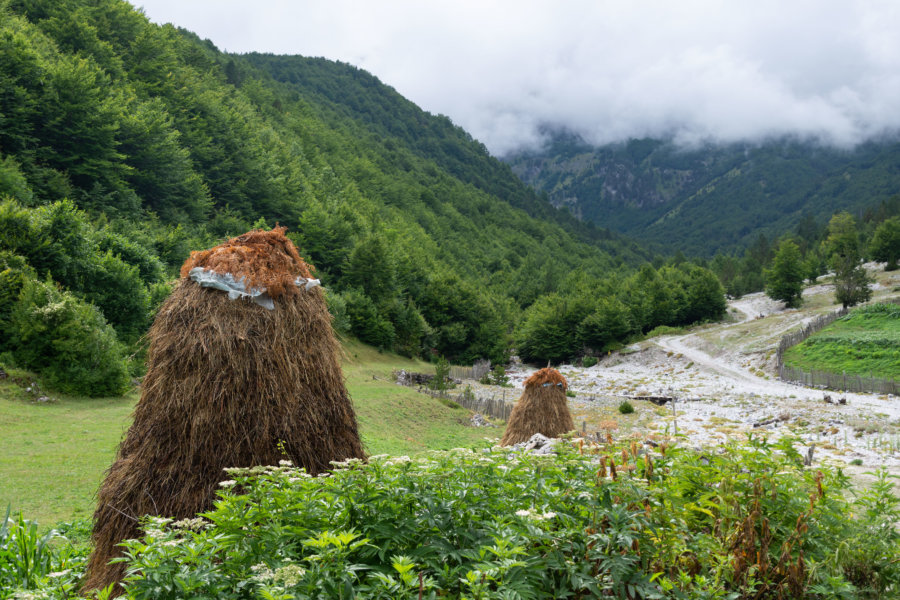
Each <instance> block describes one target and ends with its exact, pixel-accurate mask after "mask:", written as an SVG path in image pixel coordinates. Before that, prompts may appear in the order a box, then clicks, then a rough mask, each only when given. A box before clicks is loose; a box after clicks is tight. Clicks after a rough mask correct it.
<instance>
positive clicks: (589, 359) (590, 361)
mask: <svg viewBox="0 0 900 600" xmlns="http://www.w3.org/2000/svg"><path fill="white" fill-rule="evenodd" d="M599 360H600V359H598V358H597V357H596V356H583V357H582V358H581V366H582V367H584V368H585V369H587V368H590V367H593V366H594V365H596V364H597V363H598V362H599Z"/></svg>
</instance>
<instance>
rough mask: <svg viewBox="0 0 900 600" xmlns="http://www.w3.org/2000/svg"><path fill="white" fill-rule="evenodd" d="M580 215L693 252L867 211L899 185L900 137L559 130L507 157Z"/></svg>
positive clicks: (740, 244) (704, 252)
mask: <svg viewBox="0 0 900 600" xmlns="http://www.w3.org/2000/svg"><path fill="white" fill-rule="evenodd" d="M504 160H506V161H507V162H508V163H509V164H510V165H511V166H512V169H513V171H514V172H515V173H516V174H517V175H518V176H519V177H520V178H521V179H522V180H523V181H525V182H526V183H528V184H530V185H532V186H534V187H535V188H536V189H538V190H541V191H544V192H546V193H547V195H548V197H549V199H550V201H551V202H552V203H553V204H554V205H556V206H561V207H567V208H568V209H569V210H571V211H572V213H573V214H575V215H577V216H578V217H579V218H581V219H583V220H585V221H589V222H593V223H595V224H597V225H599V226H602V227H608V228H610V229H612V230H614V231H618V232H622V233H626V234H628V235H631V236H634V237H636V238H638V239H642V240H647V241H648V242H649V243H652V244H655V245H656V246H657V247H659V248H661V249H663V250H664V251H668V252H672V251H675V250H681V251H683V252H685V253H687V254H689V255H693V256H711V255H712V254H714V253H716V252H717V251H726V252H730V251H733V250H736V249H743V248H745V247H747V246H749V245H750V244H751V243H752V242H753V241H755V240H756V239H757V238H758V236H759V235H760V234H761V233H762V234H764V235H766V236H767V237H768V238H769V239H774V238H776V237H778V236H780V235H781V234H783V233H785V232H787V231H789V230H792V229H794V228H795V227H796V226H797V225H798V224H800V223H801V222H802V221H803V220H804V219H807V218H808V217H810V216H811V217H813V218H814V219H815V220H816V221H817V222H818V224H819V225H820V226H823V225H824V224H825V223H827V222H828V219H829V218H830V216H831V215H832V214H833V213H835V212H838V211H842V210H846V211H850V212H851V213H854V214H859V213H861V212H862V211H863V210H865V209H869V208H872V207H875V206H877V205H878V204H879V203H881V202H883V201H885V200H887V199H888V198H889V197H890V196H892V195H894V194H896V193H897V191H898V190H900V142H898V141H896V140H894V141H882V142H869V143H866V144H863V145H860V146H858V147H857V148H854V149H852V150H851V149H838V148H830V147H824V146H821V145H819V144H815V143H812V142H803V141H798V140H795V139H782V140H777V141H769V142H767V143H763V144H732V145H727V146H714V145H707V146H705V147H701V148H679V147H677V146H675V145H674V144H673V143H670V142H665V141H662V140H655V139H640V140H630V141H628V142H627V143H622V144H615V145H608V146H602V147H593V146H591V145H589V144H587V143H586V142H585V141H584V140H583V139H581V138H580V137H579V136H577V135H573V134H571V133H557V134H556V135H554V136H553V137H552V141H551V143H550V144H549V145H548V146H547V147H546V148H544V149H542V150H540V151H537V152H526V153H521V154H518V155H515V156H509V157H507V158H505V159H504Z"/></svg>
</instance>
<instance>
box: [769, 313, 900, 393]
mask: <svg viewBox="0 0 900 600" xmlns="http://www.w3.org/2000/svg"><path fill="white" fill-rule="evenodd" d="M876 303H877V304H900V297H898V298H886V299H883V300H878V301H876ZM848 312H850V311H848V310H847V309H846V308H840V309H838V310H836V311H834V312H832V313H829V314H827V315H822V316H820V317H817V318H816V319H814V320H813V321H810V322H809V323H808V324H807V325H805V326H803V327H802V328H800V329H799V330H797V331H792V332H791V333H788V334H786V335H785V336H784V337H782V338H781V341H780V342H779V343H778V350H777V351H776V353H775V369H776V371H777V372H778V377H779V378H780V379H782V380H783V381H789V382H791V383H799V384H801V385H805V386H807V387H818V388H827V389H831V390H840V391H844V392H874V393H876V394H894V395H897V394H900V381H896V380H894V379H882V378H880V377H863V376H861V375H848V374H847V373H831V372H828V371H817V370H813V371H812V372H809V373H807V372H806V371H803V370H802V369H797V368H795V367H788V366H786V365H785V364H784V353H785V352H787V350H788V348H790V347H792V346H796V345H797V344H799V343H800V342H802V341H803V340H805V339H806V338H808V337H809V336H811V335H812V334H814V333H818V332H819V331H821V330H823V329H824V328H826V327H828V326H829V325H831V324H832V323H834V322H835V321H837V320H838V319H840V318H841V317H843V316H844V315H846V314H847V313H848Z"/></svg>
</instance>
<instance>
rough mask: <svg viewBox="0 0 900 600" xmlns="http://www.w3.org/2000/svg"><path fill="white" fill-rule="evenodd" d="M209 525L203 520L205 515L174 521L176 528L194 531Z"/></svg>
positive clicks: (173, 525)
mask: <svg viewBox="0 0 900 600" xmlns="http://www.w3.org/2000/svg"><path fill="white" fill-rule="evenodd" d="M207 525H209V524H208V523H207V522H206V521H204V520H203V517H194V518H193V519H181V520H180V521H175V522H174V523H172V527H173V528H174V529H190V530H192V531H200V530H201V529H204V528H205V527H207Z"/></svg>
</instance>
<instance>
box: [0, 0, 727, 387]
mask: <svg viewBox="0 0 900 600" xmlns="http://www.w3.org/2000/svg"><path fill="white" fill-rule="evenodd" d="M276 223H280V224H281V225H284V226H287V227H288V235H289V236H290V237H291V238H292V239H293V240H294V242H295V243H296V244H297V246H298V247H299V249H300V252H301V254H302V255H303V256H304V257H305V258H307V259H308V260H309V261H310V262H311V263H312V264H314V265H315V266H316V267H317V269H318V274H319V276H320V277H321V279H322V280H323V283H324V284H325V285H326V286H327V287H328V289H329V293H328V298H329V304H330V308H331V310H332V313H333V314H334V316H335V324H336V326H337V327H338V328H339V329H342V330H344V331H349V332H350V333H352V334H353V335H356V336H357V337H359V338H360V339H362V340H363V341H365V342H367V343H370V344H373V345H375V346H378V347H382V348H386V349H392V350H396V351H400V352H403V353H405V354H410V355H412V354H424V355H427V356H440V355H444V356H447V357H448V358H451V359H452V360H455V361H460V362H464V361H471V360H473V359H475V358H480V357H488V358H492V359H502V358H503V357H504V356H505V355H506V353H507V352H508V350H509V348H510V347H511V345H512V344H513V343H514V342H515V341H516V340H518V339H519V333H518V329H517V327H518V325H519V324H520V323H521V322H523V311H525V310H526V309H528V308H529V307H530V306H532V305H534V304H535V302H536V301H537V300H539V299H542V298H546V297H549V296H551V295H552V296H554V297H560V295H562V296H565V297H568V296H569V295H571V294H573V293H575V292H574V291H573V290H580V291H579V292H578V293H579V294H582V295H584V298H583V300H582V301H581V302H580V303H579V309H578V313H577V314H578V315H580V317H579V321H578V323H580V321H581V320H583V319H584V318H587V317H588V316H590V315H591V314H593V313H594V312H595V309H596V308H598V305H597V304H596V303H597V302H598V300H599V299H598V297H597V290H598V289H599V287H600V285H601V283H602V285H603V286H605V289H607V290H608V291H609V293H610V294H612V295H613V296H615V295H616V294H618V293H625V292H623V291H621V290H626V289H627V290H628V291H629V293H632V294H633V293H635V291H636V290H638V288H639V286H637V287H635V285H631V286H630V287H629V286H627V285H626V283H628V282H629V281H630V279H629V277H637V275H634V276H631V275H629V273H632V272H634V271H635V269H636V268H637V267H638V266H640V265H641V264H642V263H644V262H646V260H647V259H648V257H649V254H648V253H647V252H646V251H644V250H643V249H641V248H640V247H639V246H638V245H637V244H635V243H634V242H631V241H629V240H627V239H626V238H623V237H621V236H619V235H614V234H610V233H609V232H608V231H606V230H603V229H598V228H596V227H593V226H588V225H585V224H583V223H579V222H578V221H577V220H575V219H573V218H572V217H571V216H570V215H569V214H568V213H567V212H566V211H558V210H556V209H554V208H552V207H551V206H550V205H549V204H548V203H547V202H546V201H545V200H543V199H542V198H541V197H539V196H538V195H536V194H535V193H534V192H533V191H532V190H530V189H529V188H528V187H526V186H525V185H523V184H522V183H521V182H520V181H519V180H518V179H517V178H516V177H515V176H514V175H513V173H512V171H511V170H510V169H509V168H508V167H507V166H506V165H504V164H503V163H501V162H499V161H497V160H495V159H494V158H492V157H491V156H490V155H489V154H488V153H487V152H486V151H485V149H484V147H483V146H482V145H481V144H480V143H478V142H476V141H474V140H473V139H472V138H471V137H470V136H469V135H468V134H467V133H466V132H465V131H463V130H462V129H460V128H458V127H455V126H454V125H453V124H452V123H451V122H450V121H449V119H447V118H445V117H436V116H433V115H430V114H428V113H426V112H424V111H422V110H420V109H419V108H417V107H416V106H415V105H413V104H412V103H410V102H409V101H407V100H405V99H404V98H402V97H401V96H400V95H399V94H397V93H396V92H395V91H394V90H393V89H391V88H390V87H388V86H385V85H383V84H382V83H380V82H379V81H378V80H377V79H376V78H375V77H373V76H371V75H370V74H368V73H365V72H363V71H361V70H359V69H356V68H354V67H352V66H350V65H346V64H339V63H334V62H330V61H326V60H323V59H306V58H303V57H275V56H264V55H249V56H235V55H228V54H225V53H222V52H219V51H218V50H217V49H216V48H215V47H214V45H213V44H211V43H210V42H208V41H203V40H200V39H199V38H197V36H195V35H194V34H192V33H190V32H187V31H184V30H179V29H177V28H175V27H173V26H170V25H167V26H157V25H154V24H151V23H150V22H149V21H148V20H147V19H146V17H145V16H144V15H143V14H141V13H140V12H139V11H136V10H135V9H134V8H133V7H132V6H131V5H129V4H128V3H126V2H124V1H121V0H2V1H0V278H2V281H0V284H2V285H0V288H2V292H3V293H2V294H0V362H3V363H6V364H19V365H20V366H25V367H28V368H32V369H35V370H43V371H46V372H50V371H52V370H53V369H57V370H58V371H59V373H62V374H61V375H60V376H59V377H58V380H59V381H60V382H62V381H75V380H76V379H77V378H78V377H86V376H87V375H86V374H87V373H88V372H96V371H97V368H93V370H92V369H91V368H88V367H84V368H83V369H81V367H79V368H80V369H81V371H80V372H79V373H74V374H73V373H68V374H65V373H63V372H64V371H65V368H68V367H66V365H69V366H72V365H80V364H81V363H80V362H79V361H80V360H81V358H84V357H88V356H92V357H94V358H92V359H91V360H93V361H94V362H95V363H97V361H100V362H104V361H106V362H110V361H111V364H112V363H115V365H118V366H116V367H115V368H113V369H112V370H111V371H109V374H108V375H106V376H105V377H106V380H108V381H115V382H122V381H125V379H126V374H125V373H124V371H123V370H122V368H121V365H122V364H124V363H122V362H121V360H120V359H122V356H124V354H126V353H129V352H133V351H134V348H125V347H122V346H121V343H123V342H124V343H125V344H134V343H136V342H137V340H138V339H139V338H140V336H141V334H142V333H143V332H144V331H146V327H147V326H148V324H149V322H150V318H151V315H152V311H153V309H154V307H155V306H157V305H158V303H159V302H160V300H161V299H162V298H164V297H165V295H166V293H167V291H168V289H169V284H168V283H167V281H169V278H171V277H172V276H173V275H174V274H175V272H176V270H177V268H178V267H179V266H180V265H181V263H182V262H183V261H184V259H185V258H186V256H187V254H188V252H189V251H190V250H193V249H201V248H206V247H209V246H211V245H213V244H214V243H217V242H218V241H219V240H221V239H222V238H224V237H228V236H233V235H238V234H240V233H243V232H244V231H246V230H248V229H250V228H252V227H271V226H273V225H275V224H276ZM689 267H690V268H692V267H691V266H690V265H686V266H685V267H684V269H683V271H684V273H685V279H684V280H683V281H681V280H679V281H681V283H678V284H673V286H674V287H673V289H674V290H682V287H684V290H686V291H685V294H686V295H685V294H682V295H680V296H677V298H680V299H681V300H680V302H681V303H682V304H684V307H682V306H681V305H679V304H678V303H675V304H673V311H670V313H668V318H670V320H679V319H680V320H682V321H683V320H684V319H688V318H690V319H695V318H707V317H714V316H716V315H717V314H719V312H720V307H719V303H718V302H717V299H716V298H715V297H713V298H712V304H710V306H711V308H710V309H709V310H708V311H706V312H704V311H702V310H701V311H700V313H698V312H697V311H696V310H695V309H696V308H697V307H696V306H693V305H692V306H691V307H688V303H689V302H694V301H695V300H696V299H697V298H700V297H701V296H702V293H701V292H700V291H699V290H700V289H701V288H702V287H703V286H695V287H697V290H698V292H697V294H694V293H693V292H691V291H690V290H689V289H688V288H689V287H690V285H692V284H691V283H690V282H692V281H695V280H696V281H699V280H697V279H696V275H697V274H696V273H694V274H691V273H692V272H691V271H690V268H689ZM654 273H655V272H654ZM705 273H707V274H708V272H705ZM645 275H646V274H645ZM689 275H690V277H689ZM691 278H693V279H691ZM645 279H646V277H645ZM648 281H649V279H648ZM629 285H630V284H629ZM679 286H681V287H679ZM679 293H680V292H679ZM716 293H717V292H716V291H715V290H713V296H715V294H716ZM698 294H700V295H698ZM718 294H719V296H721V290H719V291H718ZM688 297H690V298H694V300H688ZM695 303H696V302H695ZM50 307H54V310H58V314H57V313H54V315H55V316H53V318H52V319H51V318H50V317H49V316H48V315H50V313H51V312H52V311H51V310H50ZM675 309H677V310H675ZM698 314H700V316H699V317H698V316H697V315H698ZM620 316H621V315H620ZM626 316H627V323H619V329H621V330H622V331H625V332H626V333H627V332H640V331H646V330H647V329H648V328H651V327H653V326H655V325H658V324H660V323H659V322H657V321H656V320H653V319H649V318H645V317H646V315H643V314H642V313H641V314H638V313H635V314H634V315H630V314H629V315H626ZM623 318H625V317H623ZM578 323H576V325H577V324H578ZM626 325H627V327H624V329H622V327H623V326H626ZM110 326H111V329H110ZM78 328H80V330H81V331H84V332H92V333H91V335H87V333H85V334H84V335H81V337H80V338H78V339H75V340H74V341H72V342H71V344H70V345H69V346H67V348H68V349H67V350H66V352H68V353H69V354H68V355H65V353H63V352H61V351H59V348H61V347H63V346H65V344H62V345H61V344H59V343H57V342H58V339H55V336H72V335H73V334H72V332H73V331H75V330H76V329H78ZM592 331H593V333H591V334H588V333H585V334H584V335H583V336H581V335H579V336H576V335H574V333H573V332H571V331H570V332H567V335H568V337H569V338H570V340H569V341H570V343H569V345H568V346H567V347H566V350H565V353H564V354H556V355H555V356H556V357H559V358H562V357H563V356H564V355H567V356H571V355H573V354H576V353H580V352H582V351H584V350H585V348H589V347H590V346H589V344H594V345H596V344H597V343H599V342H600V341H604V340H605V342H604V343H606V342H609V341H610V340H612V341H615V340H616V339H621V335H620V336H619V337H614V338H610V337H609V336H606V335H605V334H601V332H599V331H598V330H597V327H596V326H595V327H594V328H593V330H592ZM622 335H626V334H622ZM92 336H93V337H92ZM76 337H78V336H76ZM67 339H68V338H67ZM590 340H595V341H594V342H591V341H590ZM53 344H55V346H53ZM116 344H119V346H117V345H116ZM51 346H52V347H51ZM104 352H106V353H107V354H103V353H104ZM79 353H80V354H79ZM75 355H78V356H79V357H81V358H78V359H76V358H74V357H75ZM101 355H102V356H106V358H104V359H102V360H100V359H98V358H97V357H98V356H101ZM138 356H139V354H138ZM534 356H535V357H537V358H546V357H543V356H541V355H540V354H535V355H534ZM48 357H51V358H48ZM53 357H55V358H53ZM51 359H52V360H51ZM42 361H43V362H42ZM47 361H51V362H52V361H56V362H54V363H53V364H49V363H47ZM45 363H47V364H45ZM82 366H83V365H82ZM132 370H134V366H133V365H132ZM92 385H93V384H92ZM116 385H118V383H117V384H115V385H112V388H110V389H113V388H115V387H116ZM92 391H97V390H96V388H92ZM105 391H110V390H108V389H107V390H105Z"/></svg>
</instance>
